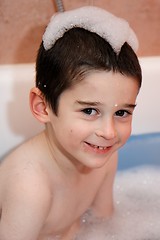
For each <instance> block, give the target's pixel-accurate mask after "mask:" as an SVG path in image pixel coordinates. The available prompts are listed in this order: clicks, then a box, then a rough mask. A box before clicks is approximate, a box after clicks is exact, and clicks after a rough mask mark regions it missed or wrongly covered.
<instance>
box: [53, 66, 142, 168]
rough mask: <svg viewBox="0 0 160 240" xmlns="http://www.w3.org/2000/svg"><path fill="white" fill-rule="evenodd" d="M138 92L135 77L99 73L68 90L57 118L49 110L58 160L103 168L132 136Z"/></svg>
mask: <svg viewBox="0 0 160 240" xmlns="http://www.w3.org/2000/svg"><path fill="white" fill-rule="evenodd" d="M138 89H139V88H138V84H137V81H136V80H135V79H133V78H131V77H127V76H124V75H122V74H120V73H113V72H105V71H95V72H92V73H90V74H88V75H87V76H86V77H85V79H84V80H82V81H80V82H79V83H77V84H76V85H74V86H72V87H71V88H70V89H67V90H66V91H64V92H63V93H62V94H61V96H60V100H59V106H58V114H57V116H56V115H54V114H53V113H52V111H51V110H49V117H50V123H51V129H50V131H48V135H49V139H50V144H51V145H52V148H53V149H54V150H53V154H54V155H55V156H54V157H55V158H56V159H66V160H67V161H68V160H72V161H73V162H77V163H79V164H83V165H85V166H88V167H90V168H97V167H101V166H103V165H104V164H105V163H106V162H107V161H108V159H109V157H110V156H111V155H112V153H113V152H114V151H116V150H117V149H118V148H120V147H121V146H122V145H123V144H124V143H125V142H126V140H127V139H128V137H129V136H130V133H131V122H132V113H133V110H134V107H135V101H136V97H137V94H138Z"/></svg>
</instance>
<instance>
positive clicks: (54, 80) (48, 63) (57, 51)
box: [36, 27, 142, 114]
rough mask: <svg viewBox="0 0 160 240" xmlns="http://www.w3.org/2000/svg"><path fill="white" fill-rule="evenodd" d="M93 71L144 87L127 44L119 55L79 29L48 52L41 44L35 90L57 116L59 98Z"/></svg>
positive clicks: (135, 58)
mask: <svg viewBox="0 0 160 240" xmlns="http://www.w3.org/2000/svg"><path fill="white" fill-rule="evenodd" d="M93 71H107V72H109V71H113V72H119V73H121V74H123V75H126V76H129V77H132V78H134V79H135V81H137V84H138V87H139V88H140V87H141V81H142V74H141V67H140V64H139V61H138V58H137V56H136V54H135V52H134V51H133V49H132V48H131V47H130V46H129V44H128V43H124V44H123V46H122V48H121V51H120V52H119V54H116V53H115V52H114V50H113V48H112V47H111V45H110V44H109V43H108V42H107V41H106V40H104V39H103V38H102V37H100V36H99V35H98V34H96V33H92V32H90V31H88V30H85V29H83V28H78V27H75V28H72V29H70V30H68V31H67V32H65V34H64V35H63V37H61V38H59V39H58V40H57V41H56V43H55V44H54V45H53V46H52V47H51V48H50V49H49V50H45V49H44V46H43V42H42V43H41V45H40V48H39V51H38V55H37V60H36V86H37V87H38V88H39V89H40V90H41V92H42V94H43V96H44V97H45V99H46V101H47V102H48V104H49V105H50V107H51V108H52V110H53V112H54V113H55V114H58V102H59V98H60V95H61V94H62V93H63V92H64V91H65V90H66V89H68V88H70V87H72V86H73V85H75V84H77V83H78V82H80V81H82V80H83V79H84V78H85V77H86V75H87V74H88V73H90V72H93ZM97 81H98V79H97Z"/></svg>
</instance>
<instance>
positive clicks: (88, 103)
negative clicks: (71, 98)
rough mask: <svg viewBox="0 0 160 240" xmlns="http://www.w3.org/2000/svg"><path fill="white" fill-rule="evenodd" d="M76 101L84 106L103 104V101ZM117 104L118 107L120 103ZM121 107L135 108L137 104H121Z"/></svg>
mask: <svg viewBox="0 0 160 240" xmlns="http://www.w3.org/2000/svg"><path fill="white" fill-rule="evenodd" d="M76 103H78V104H80V105H83V106H88V105H90V106H98V105H103V104H102V103H101V102H91V101H81V100H77V101H76ZM116 106H117V107H118V105H117V104H116ZM119 106H120V107H126V108H133V109H134V108H135V107H136V106H137V105H136V104H130V103H129V104H128V103H126V104H122V105H119Z"/></svg>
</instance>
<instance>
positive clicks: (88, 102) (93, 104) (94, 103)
mask: <svg viewBox="0 0 160 240" xmlns="http://www.w3.org/2000/svg"><path fill="white" fill-rule="evenodd" d="M76 103H78V104H80V105H83V106H86V105H87V106H88V105H91V106H98V105H102V103H100V102H91V101H80V100H77V101H76Z"/></svg>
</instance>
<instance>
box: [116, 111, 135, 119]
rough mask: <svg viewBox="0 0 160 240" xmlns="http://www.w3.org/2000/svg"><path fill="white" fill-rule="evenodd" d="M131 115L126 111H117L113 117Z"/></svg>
mask: <svg viewBox="0 0 160 240" xmlns="http://www.w3.org/2000/svg"><path fill="white" fill-rule="evenodd" d="M131 114H132V113H131V112H129V111H126V110H118V111H117V112H116V113H115V115H116V116H117V117H127V116H128V115H131Z"/></svg>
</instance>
